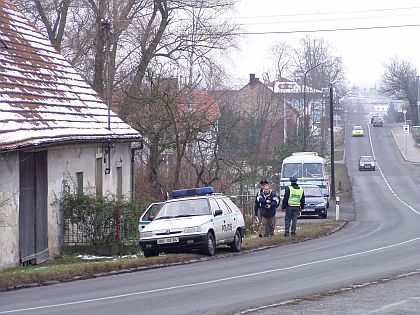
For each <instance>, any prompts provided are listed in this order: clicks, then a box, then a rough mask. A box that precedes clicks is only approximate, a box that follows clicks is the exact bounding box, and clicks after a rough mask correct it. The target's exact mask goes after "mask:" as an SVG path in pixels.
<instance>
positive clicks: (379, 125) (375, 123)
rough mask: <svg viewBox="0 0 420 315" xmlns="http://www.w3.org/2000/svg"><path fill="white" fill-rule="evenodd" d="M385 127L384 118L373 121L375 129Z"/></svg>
mask: <svg viewBox="0 0 420 315" xmlns="http://www.w3.org/2000/svg"><path fill="white" fill-rule="evenodd" d="M383 126H384V121H383V120H382V118H380V117H376V118H375V119H374V120H373V127H383Z"/></svg>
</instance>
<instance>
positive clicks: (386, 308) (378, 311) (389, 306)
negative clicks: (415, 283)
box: [368, 296, 419, 314]
mask: <svg viewBox="0 0 420 315" xmlns="http://www.w3.org/2000/svg"><path fill="white" fill-rule="evenodd" d="M418 299H419V297H417V296H416V297H412V298H409V299H406V300H402V301H399V302H395V303H390V304H387V305H384V306H382V307H380V308H378V309H376V310H373V311H370V312H369V313H368V314H375V313H380V312H383V311H387V310H389V309H390V308H394V307H395V306H400V305H403V304H406V303H408V302H411V301H415V300H418Z"/></svg>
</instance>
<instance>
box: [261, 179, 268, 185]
mask: <svg viewBox="0 0 420 315" xmlns="http://www.w3.org/2000/svg"><path fill="white" fill-rule="evenodd" d="M267 184H268V181H267V180H266V179H263V180H262V181H260V185H267Z"/></svg>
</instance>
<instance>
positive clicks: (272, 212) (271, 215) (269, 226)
mask: <svg viewBox="0 0 420 315" xmlns="http://www.w3.org/2000/svg"><path fill="white" fill-rule="evenodd" d="M257 202H258V207H259V209H260V214H261V220H262V225H261V227H260V234H259V236H260V237H262V236H263V235H264V236H271V235H274V228H275V226H276V209H277V207H278V206H279V198H278V197H277V195H276V193H275V192H274V191H272V190H271V187H270V185H268V184H265V185H264V187H263V193H262V194H261V195H258V196H257Z"/></svg>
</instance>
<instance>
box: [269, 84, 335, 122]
mask: <svg viewBox="0 0 420 315" xmlns="http://www.w3.org/2000/svg"><path fill="white" fill-rule="evenodd" d="M267 87H268V88H269V89H270V90H271V91H273V92H274V93H275V94H276V95H279V96H280V97H281V98H282V99H283V100H284V101H285V102H287V103H289V104H291V105H292V106H293V108H295V109H296V110H298V111H300V112H302V111H303V104H304V102H305V103H306V106H307V113H308V114H309V118H310V119H309V121H310V123H311V125H313V124H317V123H320V122H321V117H322V116H325V115H326V110H325V106H326V101H327V100H328V97H327V96H328V95H329V94H328V93H329V92H328V91H327V89H323V91H321V90H318V89H315V88H313V87H312V86H308V85H306V86H305V85H302V84H299V83H297V82H294V81H291V80H289V79H287V78H280V79H278V80H275V81H272V82H269V83H268V84H267Z"/></svg>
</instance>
